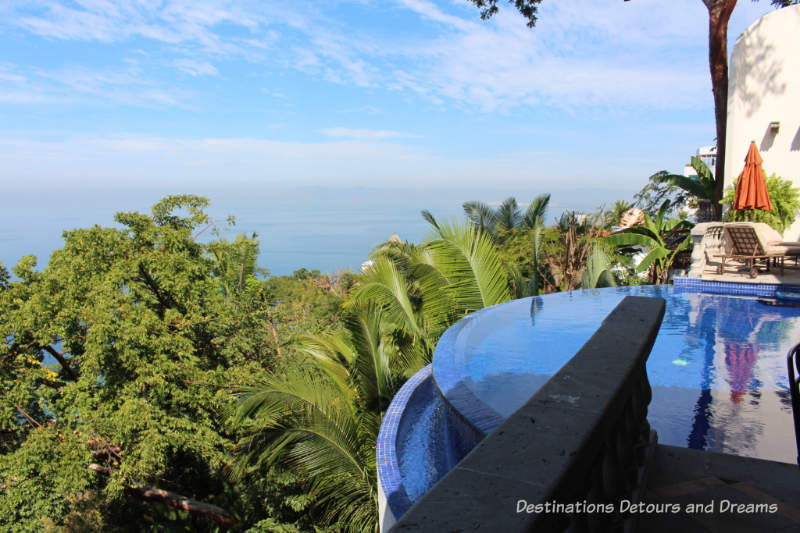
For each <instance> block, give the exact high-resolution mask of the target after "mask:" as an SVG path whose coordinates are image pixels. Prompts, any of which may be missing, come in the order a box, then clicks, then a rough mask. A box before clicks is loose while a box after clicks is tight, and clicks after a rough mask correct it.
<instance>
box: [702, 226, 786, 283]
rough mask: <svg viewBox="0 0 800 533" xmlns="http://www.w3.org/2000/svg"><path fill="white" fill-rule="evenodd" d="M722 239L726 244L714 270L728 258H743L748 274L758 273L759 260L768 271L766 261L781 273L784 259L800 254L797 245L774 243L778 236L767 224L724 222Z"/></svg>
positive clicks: (723, 267) (722, 268)
mask: <svg viewBox="0 0 800 533" xmlns="http://www.w3.org/2000/svg"><path fill="white" fill-rule="evenodd" d="M724 227H725V238H726V240H727V242H728V244H729V246H730V248H729V249H728V250H726V252H725V253H723V254H717V255H716V257H719V258H720V259H721V261H720V264H719V265H718V266H717V272H718V273H720V274H721V273H722V272H723V271H724V269H725V262H726V261H727V260H728V259H734V260H738V261H744V263H745V265H746V268H747V269H748V270H749V273H750V277H751V278H755V277H756V276H758V263H759V262H760V261H761V262H763V263H764V264H765V266H766V269H767V270H769V267H770V263H773V264H777V265H778V266H779V267H780V269H781V274H783V268H784V258H785V257H795V258H796V257H798V256H800V247H793V246H785V245H781V244H778V243H779V241H780V235H779V234H778V233H777V232H776V231H775V230H774V229H772V228H770V227H769V226H768V225H767V224H764V223H756V222H734V223H730V224H725V226H724Z"/></svg>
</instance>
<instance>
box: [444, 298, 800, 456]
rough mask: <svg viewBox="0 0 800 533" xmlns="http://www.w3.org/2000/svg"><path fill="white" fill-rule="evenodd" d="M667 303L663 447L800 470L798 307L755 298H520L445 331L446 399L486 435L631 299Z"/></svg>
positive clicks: (657, 396)
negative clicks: (791, 356) (793, 362)
mask: <svg viewBox="0 0 800 533" xmlns="http://www.w3.org/2000/svg"><path fill="white" fill-rule="evenodd" d="M629 294H630V295H637V296H659V297H662V298H665V299H666V300H667V306H666V313H665V316H664V322H663V323H662V325H661V329H660V331H659V334H658V338H657V339H656V343H655V345H654V346H653V350H652V352H651V354H650V359H649V361H648V364H647V371H648V376H649V378H650V383H651V385H652V387H653V400H652V402H651V404H650V408H649V413H650V415H649V417H648V418H649V420H650V423H651V425H652V426H653V428H654V429H655V430H656V431H658V434H659V442H661V443H664V444H672V445H677V446H686V447H691V448H697V449H705V450H713V451H721V452H726V453H733V454H737V455H746V456H751V457H759V458H763V459H773V460H778V461H785V462H794V455H795V451H794V450H793V448H792V447H793V444H794V441H793V435H792V421H791V418H790V417H791V406H790V403H789V397H788V384H787V378H786V374H785V354H786V352H787V351H788V350H789V348H790V347H791V346H792V345H793V344H795V343H796V342H797V341H798V340H800V313H799V311H800V309H798V308H794V307H776V306H766V305H764V304H762V303H760V302H759V301H758V299H757V298H754V297H740V296H726V295H712V294H698V293H696V292H683V291H678V290H673V289H672V288H671V287H653V286H643V287H619V288H610V289H598V290H586V291H574V292H570V293H558V294H550V295H546V296H539V297H535V298H527V299H522V300H516V301H513V302H509V303H507V304H503V305H500V306H495V307H493V308H489V309H485V310H482V311H480V312H478V313H475V314H473V315H471V316H470V317H467V318H466V319H465V320H462V321H461V322H459V323H458V324H457V325H456V326H454V327H453V328H451V330H448V332H447V333H446V334H445V336H443V337H442V340H441V341H440V347H437V352H436V355H435V357H434V377H435V378H436V380H437V384H438V385H439V387H440V389H441V390H442V392H443V393H444V395H445V397H446V398H447V399H448V400H449V401H450V402H451V403H452V404H453V406H454V407H455V408H456V409H457V410H458V411H459V412H461V413H462V414H463V415H465V416H466V417H467V418H468V419H469V420H470V421H471V422H473V423H474V424H475V425H476V426H477V427H478V428H479V429H481V430H483V431H484V432H488V431H489V430H491V429H492V428H493V427H495V426H496V425H497V424H498V423H499V422H501V421H502V419H504V418H505V417H507V416H508V415H510V414H511V413H513V412H514V411H515V410H516V409H518V408H519V407H520V406H521V405H522V404H523V403H525V401H527V399H528V398H530V396H531V395H532V394H533V393H535V391H536V390H538V389H539V387H541V386H542V385H543V384H544V383H545V382H546V381H547V380H548V379H549V377H550V376H552V375H553V374H554V373H555V372H557V371H558V370H559V369H560V368H561V366H563V364H564V363H565V362H566V361H567V360H569V359H570V358H571V357H572V356H573V355H574V354H575V353H576V352H577V351H578V350H579V349H580V348H581V346H583V344H584V343H585V342H586V341H587V340H588V339H589V337H590V336H591V335H592V334H593V333H594V332H595V331H596V330H597V328H598V327H599V326H600V323H601V322H602V321H603V319H604V318H605V317H606V316H607V315H608V313H610V312H611V310H612V309H613V308H614V307H615V306H616V305H617V304H618V303H619V302H620V301H621V300H622V298H624V297H625V296H627V295H629Z"/></svg>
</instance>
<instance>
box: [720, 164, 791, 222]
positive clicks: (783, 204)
mask: <svg viewBox="0 0 800 533" xmlns="http://www.w3.org/2000/svg"><path fill="white" fill-rule="evenodd" d="M766 181H767V192H768V193H769V199H770V202H771V203H772V210H771V211H764V210H763V209H749V210H748V209H742V210H736V209H733V200H734V197H735V195H736V184H737V183H738V182H739V180H738V178H737V179H736V180H734V182H733V185H732V186H731V187H728V189H727V190H726V191H725V196H724V197H723V198H722V202H721V203H722V204H723V205H725V206H726V207H727V208H728V209H727V210H726V211H725V215H724V220H727V221H752V222H766V223H767V224H769V225H770V226H772V227H773V228H775V229H776V230H778V232H779V233H783V232H784V231H785V230H786V229H787V228H788V227H789V226H791V225H792V223H793V222H794V220H795V217H796V213H797V210H798V209H800V196H798V193H800V191H798V189H796V188H795V187H793V186H792V182H791V181H789V180H785V179H783V178H781V177H780V176H777V175H775V174H772V175H771V176H769V177H767V179H766Z"/></svg>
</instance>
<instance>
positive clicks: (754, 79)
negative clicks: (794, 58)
mask: <svg viewBox="0 0 800 533" xmlns="http://www.w3.org/2000/svg"><path fill="white" fill-rule="evenodd" d="M763 20H764V19H760V20H759V21H758V22H756V23H755V25H754V26H752V27H751V28H750V32H749V34H748V35H747V37H744V38H743V39H744V40H743V42H742V43H741V44H742V46H744V47H745V48H746V49H747V53H739V54H734V56H733V58H732V65H731V66H732V67H733V68H732V70H733V71H734V72H735V75H736V79H735V80H731V82H732V83H735V84H736V87H737V89H739V90H740V91H741V99H742V102H743V103H744V106H745V113H746V114H747V117H748V118H750V117H752V116H753V115H754V114H755V113H756V112H758V109H759V108H760V107H761V102H762V101H767V100H769V97H770V96H775V95H780V94H783V93H784V92H785V91H786V84H785V83H778V81H777V80H778V79H779V78H780V76H781V73H782V71H783V64H782V62H780V61H778V60H776V59H775V57H774V56H775V47H774V46H772V45H768V44H766V42H765V40H764V37H763V36H762V35H760V32H761V30H760V26H761V25H762V24H763ZM769 133H770V132H769V130H767V135H765V139H766V137H767V136H768V135H769ZM761 142H762V148H761V149H762V150H763V149H764V148H763V143H764V140H762V141H761ZM769 146H772V141H771V140H770V141H769Z"/></svg>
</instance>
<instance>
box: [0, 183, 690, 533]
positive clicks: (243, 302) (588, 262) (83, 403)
mask: <svg viewBox="0 0 800 533" xmlns="http://www.w3.org/2000/svg"><path fill="white" fill-rule="evenodd" d="M548 202H549V195H541V196H539V197H538V198H536V199H534V201H533V202H531V205H530V206H529V207H528V208H527V209H526V210H524V211H523V210H522V209H521V208H520V207H519V205H518V204H517V202H516V200H515V199H514V198H509V199H507V200H506V201H505V202H503V203H502V204H501V205H500V206H499V207H498V208H492V207H489V206H488V205H486V204H482V203H480V202H468V203H466V204H464V209H465V213H466V215H467V222H466V223H464V224H453V225H448V224H440V223H439V222H437V221H436V219H435V218H434V217H433V216H432V215H431V214H430V213H427V212H424V213H423V216H425V218H426V219H427V220H428V221H429V222H430V223H431V225H432V228H433V230H434V232H435V235H434V237H432V238H431V239H430V240H428V241H426V242H424V243H421V244H412V243H408V242H398V241H396V240H390V241H387V242H386V243H384V244H383V245H381V246H379V247H378V248H377V249H376V250H375V251H374V252H373V253H372V254H371V259H372V264H371V266H369V267H368V268H367V269H365V271H364V272H362V273H358V274H356V273H350V272H345V273H339V274H322V273H320V272H318V271H308V270H306V269H304V268H301V269H299V270H297V271H295V272H294V274H293V275H292V276H272V277H269V276H268V275H267V273H266V271H264V270H262V269H259V268H258V267H257V266H256V258H257V255H258V241H257V236H256V235H251V236H249V237H248V236H245V235H239V236H238V237H237V238H236V239H235V240H233V241H228V240H225V239H221V238H213V240H211V241H210V242H205V243H204V242H200V241H198V240H197V238H198V236H199V235H201V234H203V232H204V231H206V230H207V229H209V227H212V226H213V224H212V223H211V222H210V220H209V219H208V217H207V216H206V215H205V213H204V208H205V207H206V205H207V201H206V200H205V199H202V198H199V197H196V196H188V195H187V196H173V197H168V198H165V199H164V200H162V201H161V202H159V203H158V204H156V205H155V206H154V207H153V210H152V213H150V214H147V215H146V214H140V213H120V214H118V215H117V217H116V220H117V222H118V223H119V224H120V225H121V228H119V229H114V228H101V227H99V226H95V227H93V228H89V229H78V230H73V231H68V232H65V233H64V247H63V248H62V249H60V250H56V251H55V252H53V254H52V256H51V257H50V261H49V263H48V264H47V266H46V267H45V268H44V269H43V270H41V271H37V270H36V269H35V267H36V260H35V258H33V257H26V258H24V259H23V260H22V261H21V262H20V263H19V264H18V265H17V266H16V267H15V268H14V276H15V278H14V279H13V280H12V278H11V276H10V275H9V273H8V271H6V270H5V269H4V268H2V266H1V265H0V326H2V330H3V335H4V337H5V339H6V341H5V343H3V344H0V362H2V365H0V386H2V388H3V394H4V398H5V400H6V401H5V402H3V404H2V406H1V407H0V408H1V409H2V411H0V413H2V421H0V424H1V425H0V431H1V432H0V494H2V498H1V499H0V528H3V529H8V530H11V531H40V530H53V531H55V530H59V531H94V530H101V529H102V530H112V531H114V530H118V531H171V530H175V531H195V530H197V531H213V530H219V529H233V530H240V531H241V530H249V531H284V532H296V531H311V530H315V531H353V532H355V531H375V530H376V528H377V483H376V478H375V475H376V474H375V471H376V466H375V441H376V437H377V434H378V428H379V427H380V421H381V418H382V416H383V413H384V412H385V410H386V408H387V407H388V405H389V402H390V401H391V398H392V397H393V396H394V394H395V392H396V391H397V389H398V388H399V387H400V386H401V385H402V383H403V382H404V381H405V380H406V379H407V378H408V377H409V376H411V375H412V374H413V373H414V372H416V371H417V370H418V369H419V368H421V367H422V366H423V365H425V364H427V363H429V362H430V361H431V357H432V355H433V350H434V348H435V346H436V342H437V341H438V339H439V337H440V336H441V335H442V333H443V332H444V331H445V329H446V328H447V327H448V326H449V325H451V324H453V323H454V322H455V321H457V320H459V319H460V318H461V317H463V316H465V315H466V314H468V313H470V312H472V311H475V310H477V309H481V308H483V307H486V306H489V305H494V304H497V303H502V302H505V301H507V300H509V299H512V298H520V297H523V296H529V295H535V294H540V293H544V292H553V291H559V290H572V289H575V288H579V287H581V288H588V287H597V286H605V285H614V284H617V283H619V282H627V281H630V280H631V279H632V278H630V274H629V271H630V269H631V267H632V263H631V259H630V258H629V257H628V256H626V255H624V254H622V255H621V254H619V253H615V246H614V245H612V243H607V242H605V241H604V240H603V239H602V237H604V236H606V235H608V233H609V230H608V229H607V228H608V227H609V224H610V220H612V219H613V218H614V216H616V215H615V213H616V212H618V211H620V210H621V209H622V207H624V206H625V205H626V204H625V203H623V202H619V203H618V205H617V206H615V209H614V210H612V211H611V212H609V213H605V214H602V213H598V214H596V215H576V214H575V213H565V214H563V215H562V216H561V217H560V218H559V219H557V220H556V221H555V224H553V225H551V226H546V225H545V222H544V218H545V214H546V210H547V206H548ZM663 211H664V210H663V209H662V213H661V216H660V217H659V218H658V220H657V222H655V223H654V222H653V221H651V220H650V219H649V218H648V228H650V226H651V225H652V224H655V226H654V227H655V229H654V230H653V231H655V233H656V234H657V235H658V237H654V238H653V243H650V244H652V245H653V247H654V251H653V252H651V253H650V254H649V256H648V257H650V258H651V259H652V260H649V262H647V261H646V262H645V263H646V265H650V264H659V265H661V270H659V271H658V272H659V280H661V279H663V276H662V275H663V272H664V269H667V270H668V260H667V259H668V258H667V257H666V256H662V255H660V254H661V251H660V250H661V249H663V248H666V249H669V251H670V253H671V252H672V251H673V249H674V248H675V245H674V243H673V244H672V245H671V244H670V243H668V242H667V240H668V239H667V236H664V235H662V234H661V233H659V232H660V231H661V230H666V229H670V228H671V227H672V226H674V225H675V224H673V223H672V222H668V221H666V219H665V218H664V216H663ZM617 214H618V213H617ZM231 223H232V221H231ZM662 226H663V227H662ZM668 226H669V227H668ZM640 233H641V234H638V235H637V238H639V237H642V236H643V235H644V233H642V232H640ZM212 234H213V232H212ZM659 239H660V240H659ZM664 239H667V240H664ZM615 244H618V243H615ZM640 244H641V243H640ZM665 261H667V262H665ZM641 268H642V267H641V266H640V269H641Z"/></svg>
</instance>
